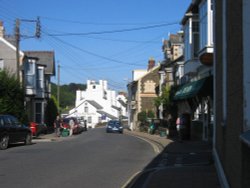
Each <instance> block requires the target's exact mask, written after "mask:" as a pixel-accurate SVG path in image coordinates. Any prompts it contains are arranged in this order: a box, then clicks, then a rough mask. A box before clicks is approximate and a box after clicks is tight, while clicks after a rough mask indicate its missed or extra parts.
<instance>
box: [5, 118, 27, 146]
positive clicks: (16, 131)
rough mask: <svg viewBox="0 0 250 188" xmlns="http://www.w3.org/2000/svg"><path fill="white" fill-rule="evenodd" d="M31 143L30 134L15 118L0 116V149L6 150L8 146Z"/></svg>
mask: <svg viewBox="0 0 250 188" xmlns="http://www.w3.org/2000/svg"><path fill="white" fill-rule="evenodd" d="M17 142H24V144H26V145H30V144H31V143H32V132H31V129H30V128H29V127H28V126H25V125H23V124H21V123H20V122H19V121H18V119H17V118H16V117H15V116H12V115H1V114H0V149H1V150H3V149H7V148H8V146H9V144H11V143H17Z"/></svg>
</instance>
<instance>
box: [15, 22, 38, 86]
mask: <svg viewBox="0 0 250 188" xmlns="http://www.w3.org/2000/svg"><path fill="white" fill-rule="evenodd" d="M20 21H22V22H35V23H36V33H35V37H36V38H40V37H41V22H40V18H39V17H37V20H25V19H21V20H20V19H18V18H17V19H16V23H15V40H16V41H15V42H16V74H17V80H18V81H19V82H20V54H19V50H20V38H21V36H22V35H21V34H20ZM30 37H31V38H33V37H34V36H26V38H30Z"/></svg>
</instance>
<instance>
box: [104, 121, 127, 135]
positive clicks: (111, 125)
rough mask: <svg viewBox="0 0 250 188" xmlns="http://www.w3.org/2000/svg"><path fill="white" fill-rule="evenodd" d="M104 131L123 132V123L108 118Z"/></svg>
mask: <svg viewBox="0 0 250 188" xmlns="http://www.w3.org/2000/svg"><path fill="white" fill-rule="evenodd" d="M106 132H107V133H110V132H119V133H121V134H122V133H123V125H122V123H121V122H120V121H119V120H110V121H109V122H108V123H107V126H106Z"/></svg>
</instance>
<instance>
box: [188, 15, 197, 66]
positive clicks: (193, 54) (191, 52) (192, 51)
mask: <svg viewBox="0 0 250 188" xmlns="http://www.w3.org/2000/svg"><path fill="white" fill-rule="evenodd" d="M184 45H185V46H184V56H185V61H188V60H191V59H194V58H197V57H198V51H199V23H198V20H197V18H196V15H193V16H192V17H190V18H189V20H188V21H187V23H186V24H185V25H184Z"/></svg>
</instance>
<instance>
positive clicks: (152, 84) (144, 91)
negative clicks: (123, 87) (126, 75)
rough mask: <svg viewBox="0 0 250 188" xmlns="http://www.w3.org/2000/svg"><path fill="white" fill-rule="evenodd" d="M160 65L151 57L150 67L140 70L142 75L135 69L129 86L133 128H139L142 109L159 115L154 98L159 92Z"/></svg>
mask: <svg viewBox="0 0 250 188" xmlns="http://www.w3.org/2000/svg"><path fill="white" fill-rule="evenodd" d="M159 69H160V65H157V66H155V60H154V59H150V60H149V62H148V69H147V70H145V71H141V70H140V71H139V72H140V73H142V74H140V76H135V75H138V72H137V71H136V70H134V71H133V78H134V79H133V81H132V82H130V83H129V84H128V85H127V87H128V124H129V127H130V129H131V130H138V129H139V124H140V122H139V121H138V114H139V113H140V112H142V111H145V112H149V111H152V112H153V114H154V116H155V117H157V114H158V109H157V108H156V106H155V103H154V99H155V98H156V97H157V96H158V92H159V79H160V77H159V74H158V71H159Z"/></svg>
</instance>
